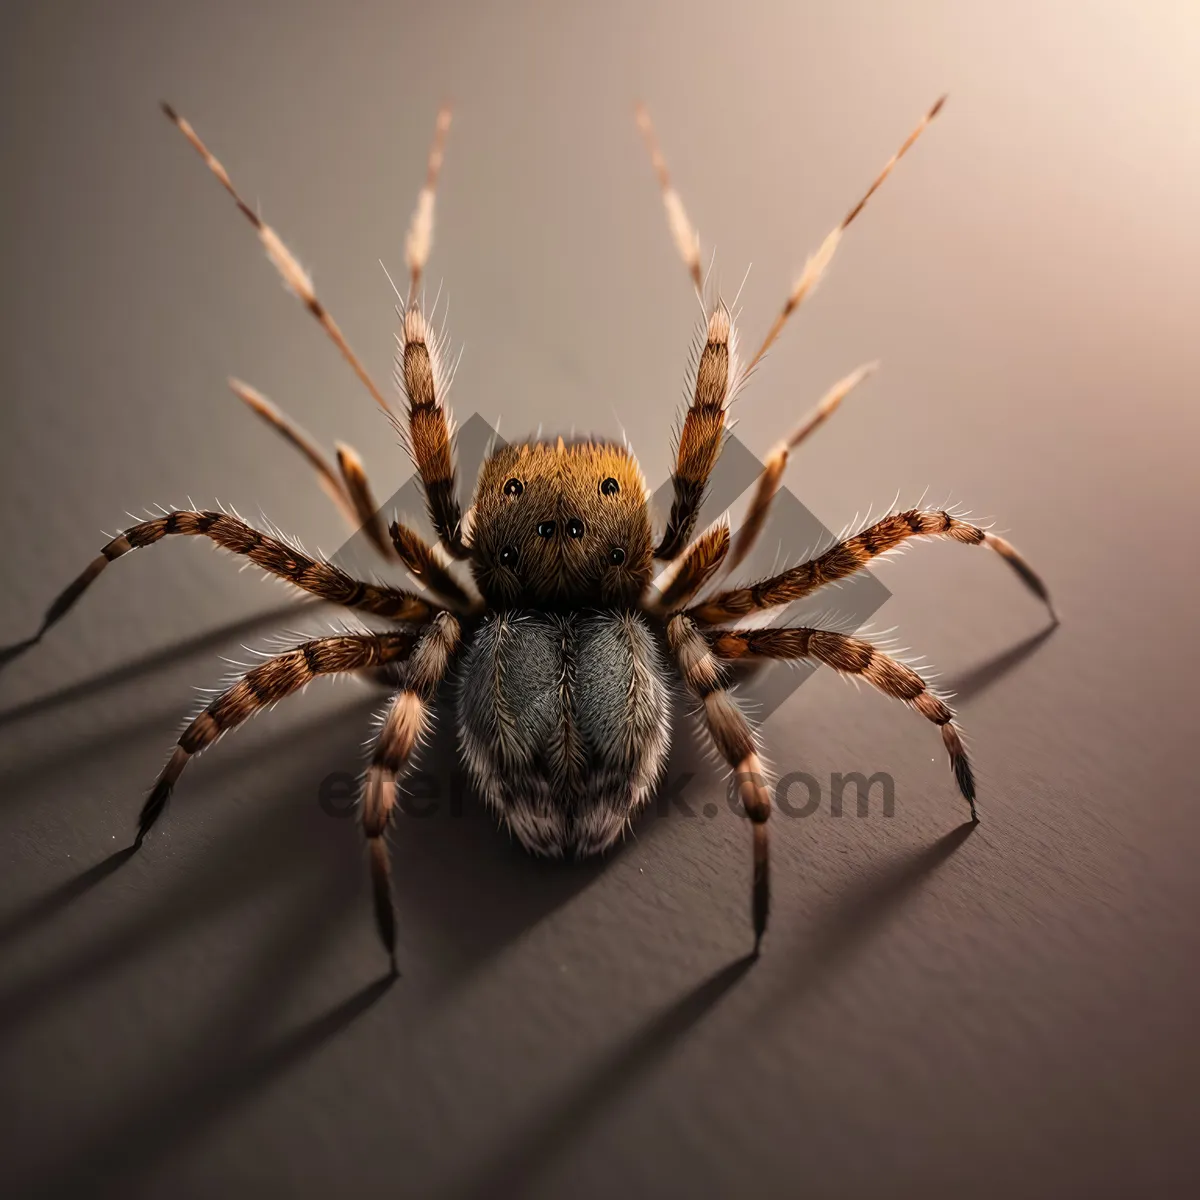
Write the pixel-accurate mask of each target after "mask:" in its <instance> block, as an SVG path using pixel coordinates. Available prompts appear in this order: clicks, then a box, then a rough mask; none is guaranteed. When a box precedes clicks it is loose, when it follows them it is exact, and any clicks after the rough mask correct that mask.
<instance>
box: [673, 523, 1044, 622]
mask: <svg viewBox="0 0 1200 1200" xmlns="http://www.w3.org/2000/svg"><path fill="white" fill-rule="evenodd" d="M912 537H947V538H950V539H951V540H952V541H956V542H963V543H964V544H966V545H968V546H989V547H990V548H991V549H993V550H994V551H995V552H996V553H997V554H999V555H1000V556H1001V558H1003V559H1004V561H1005V562H1006V563H1008V565H1009V566H1010V567H1011V568H1012V569H1013V570H1014V571H1015V572H1016V573H1017V575H1018V576H1019V577H1020V579H1021V581H1022V582H1023V583H1024V584H1025V586H1026V587H1027V588H1029V590H1030V591H1031V592H1032V593H1033V594H1034V595H1035V596H1037V597H1038V598H1039V599H1040V600H1041V601H1043V603H1044V604H1045V605H1046V607H1047V608H1048V609H1049V610H1050V616H1051V617H1052V618H1053V619H1054V620H1055V621H1056V622H1057V620H1058V617H1057V615H1056V614H1055V611H1054V605H1053V604H1052V603H1051V600H1050V593H1049V590H1048V589H1047V587H1046V585H1045V583H1043V582H1042V579H1041V577H1040V576H1039V575H1038V574H1037V572H1036V571H1034V569H1033V568H1032V567H1031V566H1030V565H1029V563H1028V562H1026V561H1025V559H1024V558H1023V557H1022V556H1021V555H1020V554H1018V553H1017V551H1016V550H1015V549H1014V548H1013V546H1012V545H1011V544H1010V543H1009V542H1007V541H1005V539H1004V538H1002V537H999V536H997V535H996V534H994V533H988V532H987V530H985V529H980V528H979V526H978V525H971V524H969V523H968V522H966V521H961V520H959V519H958V518H957V517H952V516H951V515H950V514H949V513H948V512H945V511H943V510H936V511H935V510H923V509H916V508H910V509H906V510H905V511H904V512H898V513H892V514H891V515H889V516H886V517H884V518H883V519H882V520H881V521H876V522H875V524H874V525H869V526H868V527H867V528H866V529H864V530H862V531H861V532H860V533H856V534H855V535H854V536H853V537H851V538H847V539H846V540H845V541H844V542H839V543H838V544H837V545H835V546H832V547H830V548H829V549H828V550H826V551H825V553H824V554H819V555H817V557H816V558H811V559H809V560H808V562H804V563H801V564H800V565H799V566H796V567H792V568H791V569H790V570H788V571H784V572H782V573H781V574H779V575H773V576H772V577H771V578H770V579H763V580H760V581H759V582H758V583H753V584H750V585H749V586H748V587H740V588H732V589H730V590H729V591H725V592H721V593H719V594H718V595H715V596H711V597H710V598H709V599H707V600H705V601H703V602H702V603H700V604H698V605H696V606H695V607H694V608H692V609H689V610H688V616H690V617H692V618H693V619H694V620H696V621H698V622H699V623H700V624H702V625H723V624H727V623H728V622H730V621H736V620H740V619H741V618H743V617H746V616H749V615H750V614H751V613H757V612H762V611H764V610H765V609H770V608H779V607H781V606H782V605H785V604H791V603H792V602H793V601H795V600H799V599H801V598H802V597H804V596H807V595H809V594H810V593H811V592H815V591H816V590H817V589H818V588H820V587H823V586H824V585H825V584H827V583H834V582H836V581H837V580H839V579H845V578H846V577H847V576H848V575H853V574H854V573H855V572H856V571H859V570H861V569H862V568H863V567H865V566H866V565H867V563H869V562H870V561H871V559H873V558H875V557H876V556H877V555H880V554H885V553H886V552H887V551H889V550H893V549H895V548H896V547H897V546H899V545H900V543H901V542H904V541H906V540H907V539H908V538H912Z"/></svg>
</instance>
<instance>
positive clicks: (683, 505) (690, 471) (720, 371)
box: [654, 301, 737, 559]
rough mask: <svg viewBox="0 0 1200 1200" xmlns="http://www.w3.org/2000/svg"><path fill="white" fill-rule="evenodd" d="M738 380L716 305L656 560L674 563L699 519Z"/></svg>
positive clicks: (724, 314)
mask: <svg viewBox="0 0 1200 1200" xmlns="http://www.w3.org/2000/svg"><path fill="white" fill-rule="evenodd" d="M736 378H737V330H736V329H735V328H734V324H733V318H732V317H731V316H730V314H729V309H728V308H726V307H725V305H724V304H723V303H721V302H720V301H717V303H716V305H715V306H714V308H713V310H712V312H711V313H710V314H709V317H708V323H707V326H706V329H705V334H704V344H703V348H702V349H701V351H700V354H699V357H698V359H697V362H696V379H695V385H694V389H693V395H692V403H691V406H690V407H689V408H688V410H687V415H686V416H685V417H684V419H683V428H682V429H681V430H680V431H679V445H678V447H677V449H676V462H675V471H674V474H673V475H672V476H671V485H672V488H673V490H674V499H673V500H672V502H671V513H670V516H669V517H668V519H667V528H666V530H665V531H664V533H663V536H662V540H661V541H660V542H659V544H658V547H657V548H656V549H655V551H654V557H655V558H666V559H670V558H675V557H676V556H677V555H678V554H679V553H680V552H681V551H682V550H683V548H684V546H686V545H687V543H688V539H689V538H691V536H692V530H693V529H694V528H695V527H696V519H697V517H698V516H699V515H700V505H701V504H702V503H703V501H704V492H705V489H706V488H707V487H708V477H709V476H710V475H711V474H712V469H713V467H714V466H715V465H716V461H717V458H718V456H719V455H720V453H721V443H722V441H723V440H724V437H725V422H726V409H727V408H728V406H729V400H730V397H731V395H732V390H733V384H734V381H735V379H736Z"/></svg>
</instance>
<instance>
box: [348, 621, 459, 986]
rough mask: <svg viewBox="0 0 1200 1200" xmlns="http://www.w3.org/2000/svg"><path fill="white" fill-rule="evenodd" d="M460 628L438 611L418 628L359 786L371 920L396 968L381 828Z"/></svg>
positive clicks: (384, 827) (393, 917) (423, 727)
mask: <svg viewBox="0 0 1200 1200" xmlns="http://www.w3.org/2000/svg"><path fill="white" fill-rule="evenodd" d="M460 636H461V630H460V627H459V624H458V622H457V621H456V620H455V619H454V617H452V616H451V615H450V614H449V613H440V614H439V615H438V616H437V617H435V618H434V619H433V621H432V622H431V623H430V624H429V625H428V626H427V627H426V628H425V629H424V630H423V631H422V633H421V635H420V638H419V640H418V641H417V644H416V646H415V647H414V648H413V651H412V654H411V655H410V656H409V658H408V662H407V665H406V669H405V671H404V683H403V686H402V688H401V690H400V691H398V692H397V693H396V694H395V695H394V696H393V697H392V699H391V702H390V703H389V705H388V708H387V712H386V714H385V715H384V718H383V725H382V726H381V727H380V730H379V736H378V738H377V739H376V741H375V747H374V750H373V751H372V753H371V761H370V764H369V765H368V767H367V774H366V779H365V781H364V784H363V792H362V825H363V832H364V834H365V835H366V838H367V846H368V850H369V855H370V865H371V883H372V892H373V895H374V902H375V921H376V925H377V926H378V928H379V936H380V937H381V938H382V940H383V944H384V947H385V948H386V949H387V952H388V954H389V956H390V957H391V961H392V970H393V971H394V970H395V969H396V914H395V908H394V906H393V904H392V891H391V883H390V862H389V858H388V848H387V841H386V838H385V834H386V832H387V827H388V822H389V821H390V820H391V816H392V812H393V810H394V808H395V804H396V783H397V780H398V779H399V777H400V775H401V773H402V772H403V771H404V769H405V767H406V766H407V765H408V762H409V759H410V757H411V755H412V752H413V750H414V749H415V748H416V746H417V745H418V744H419V743H420V741H421V739H422V737H423V736H424V734H425V732H426V729H427V727H428V723H429V707H430V705H431V703H432V701H433V697H434V693H435V692H436V690H437V687H438V684H439V683H441V681H442V679H443V678H444V677H445V675H446V671H447V669H448V668H449V666H450V662H451V659H452V658H453V655H454V652H455V651H456V650H457V649H458V645H459V639H460Z"/></svg>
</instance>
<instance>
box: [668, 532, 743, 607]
mask: <svg viewBox="0 0 1200 1200" xmlns="http://www.w3.org/2000/svg"><path fill="white" fill-rule="evenodd" d="M728 553H729V519H728V517H722V518H721V520H719V521H716V522H714V523H713V524H712V525H710V526H709V527H708V529H706V530H705V531H704V532H703V533H702V534H701V535H700V536H699V537H698V538H696V540H695V541H694V542H692V544H691V545H690V546H689V547H688V548H687V549H686V550H685V551H684V552H683V553H682V554H681V555H680V556H679V559H678V560H677V562H676V563H675V564H673V565H674V566H675V567H676V570H675V573H674V574H673V575H672V576H671V578H670V580H669V581H668V582H667V584H666V586H665V587H664V588H663V589H662V593H661V595H660V596H659V597H658V599H657V601H656V602H655V603H654V604H653V606H652V607H653V611H655V612H657V613H658V614H659V615H663V614H666V613H672V612H675V611H677V610H678V609H681V608H683V606H684V605H685V604H687V602H688V601H689V600H691V599H692V597H693V596H695V595H696V593H697V592H699V591H700V589H701V588H703V587H704V585H705V584H706V583H707V582H708V581H709V580H710V579H712V577H713V576H714V575H715V574H716V573H717V571H718V570H720V568H721V564H722V563H723V562H724V561H725V556H726V555H727V554H728ZM668 569H669V568H668Z"/></svg>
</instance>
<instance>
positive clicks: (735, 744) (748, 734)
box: [667, 614, 771, 951]
mask: <svg viewBox="0 0 1200 1200" xmlns="http://www.w3.org/2000/svg"><path fill="white" fill-rule="evenodd" d="M667 644H668V645H669V646H670V648H671V652H672V653H673V654H674V656H675V661H676V663H677V665H678V667H679V671H680V674H681V675H682V676H683V680H684V683H685V684H687V687H688V690H689V691H690V692H691V693H692V695H693V696H695V697H696V699H697V700H699V701H700V703H701V705H702V708H701V716H702V717H703V719H704V723H705V726H706V727H707V729H708V732H709V735H710V736H711V737H712V740H713V743H714V745H715V746H716V747H717V749H718V750H719V751H720V753H721V756H722V757H723V758H724V759H725V761H726V762H727V763H728V764H729V765H730V766H731V767H732V768H733V771H734V779H735V781H736V783H737V788H738V798H739V799H740V800H741V802H742V805H743V807H744V808H745V810H746V815H747V816H748V817H749V818H750V822H751V829H752V830H753V862H754V878H753V884H752V888H751V916H752V919H753V922H754V948H755V951H757V950H758V947H759V944H760V943H761V941H762V936H763V933H764V932H765V931H766V928H767V917H768V915H769V912H770V898H771V887H770V855H769V850H770V843H769V838H768V834H767V820H768V818H769V817H770V815H771V795H770V792H769V791H768V789H767V777H766V771H765V769H764V767H763V764H762V760H761V759H760V758H759V754H758V742H757V739H756V738H755V735H754V730H753V729H752V728H751V727H750V722H749V721H748V720H747V719H746V714H745V713H743V712H742V710H741V708H739V707H738V704H737V701H736V700H734V698H733V697H732V696H731V695H730V694H729V692H728V691H727V690H726V688H725V669H724V667H723V666H722V664H721V662H720V661H719V659H718V657H717V655H715V654H714V653H713V650H712V648H711V647H710V645H709V643H708V641H707V640H706V638H705V635H704V634H703V633H701V631H700V630H699V629H697V627H696V625H695V624H694V622H692V621H691V620H689V619H688V617H687V616H686V615H683V614H681V615H679V616H675V617H672V618H671V620H670V621H669V622H668V623H667Z"/></svg>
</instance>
